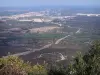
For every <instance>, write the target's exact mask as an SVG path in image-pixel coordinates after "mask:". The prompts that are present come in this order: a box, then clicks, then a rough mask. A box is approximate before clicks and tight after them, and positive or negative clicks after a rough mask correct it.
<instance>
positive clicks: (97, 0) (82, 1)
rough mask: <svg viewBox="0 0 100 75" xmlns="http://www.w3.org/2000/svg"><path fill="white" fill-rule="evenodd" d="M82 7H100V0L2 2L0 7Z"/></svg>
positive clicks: (15, 0)
mask: <svg viewBox="0 0 100 75" xmlns="http://www.w3.org/2000/svg"><path fill="white" fill-rule="evenodd" d="M47 5H48V6H50V5H55V6H57V5H66V6H67V5H82V6H87V5H88V6H100V0H0V6H47Z"/></svg>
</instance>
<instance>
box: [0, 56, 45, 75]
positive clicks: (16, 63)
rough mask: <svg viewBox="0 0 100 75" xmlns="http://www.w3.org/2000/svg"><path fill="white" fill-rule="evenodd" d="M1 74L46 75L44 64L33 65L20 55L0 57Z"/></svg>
mask: <svg viewBox="0 0 100 75" xmlns="http://www.w3.org/2000/svg"><path fill="white" fill-rule="evenodd" d="M0 75H46V69H45V68H44V66H42V65H34V66H32V65H31V64H30V63H29V62H27V63H25V62H24V61H23V60H21V59H20V58H18V57H15V56H8V57H4V58H0Z"/></svg>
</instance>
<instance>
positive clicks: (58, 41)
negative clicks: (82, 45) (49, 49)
mask: <svg viewBox="0 0 100 75" xmlns="http://www.w3.org/2000/svg"><path fill="white" fill-rule="evenodd" d="M69 36H71V35H67V36H65V37H62V38H60V39H58V40H57V41H56V42H55V44H59V43H60V42H61V41H62V40H64V39H66V38H67V37H69Z"/></svg>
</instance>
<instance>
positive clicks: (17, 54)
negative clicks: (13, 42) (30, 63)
mask: <svg viewBox="0 0 100 75" xmlns="http://www.w3.org/2000/svg"><path fill="white" fill-rule="evenodd" d="M51 45H52V44H47V45H45V46H43V47H42V48H39V49H33V50H31V51H26V52H21V53H16V54H12V55H11V56H21V55H27V54H30V53H32V52H35V51H40V50H43V49H46V48H49V47H50V46H51ZM4 57H8V56H4Z"/></svg>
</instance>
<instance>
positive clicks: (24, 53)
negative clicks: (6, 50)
mask: <svg viewBox="0 0 100 75" xmlns="http://www.w3.org/2000/svg"><path fill="white" fill-rule="evenodd" d="M60 25H61V24H60ZM68 27H69V28H74V27H71V26H68ZM80 30H81V28H78V30H77V31H76V34H77V33H80ZM69 36H71V34H69V35H67V36H64V37H62V38H60V39H58V40H57V41H56V42H55V44H59V43H60V42H61V41H62V40H64V39H66V38H67V37H69ZM51 45H52V44H47V45H45V46H43V47H42V48H39V49H33V50H30V51H26V52H21V53H16V54H12V55H11V56H21V55H27V54H30V53H32V52H35V51H40V50H43V49H46V48H49V47H50V46H51ZM4 57H8V56H4Z"/></svg>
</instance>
